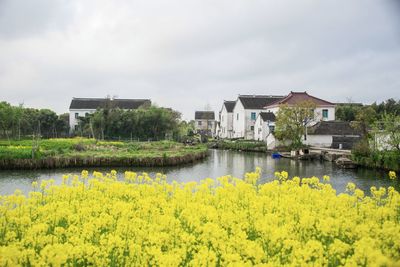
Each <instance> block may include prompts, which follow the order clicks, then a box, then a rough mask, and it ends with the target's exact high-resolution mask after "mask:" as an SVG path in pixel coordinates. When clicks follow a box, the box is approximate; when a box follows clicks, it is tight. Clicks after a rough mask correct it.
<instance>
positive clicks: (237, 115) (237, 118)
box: [236, 113, 239, 121]
mask: <svg viewBox="0 0 400 267" xmlns="http://www.w3.org/2000/svg"><path fill="white" fill-rule="evenodd" d="M236 120H237V121H238V120H239V113H237V114H236Z"/></svg>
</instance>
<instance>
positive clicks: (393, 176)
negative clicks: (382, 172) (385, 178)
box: [389, 171, 397, 180]
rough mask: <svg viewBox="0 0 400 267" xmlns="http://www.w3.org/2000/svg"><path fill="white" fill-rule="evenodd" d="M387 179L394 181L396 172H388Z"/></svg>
mask: <svg viewBox="0 0 400 267" xmlns="http://www.w3.org/2000/svg"><path fill="white" fill-rule="evenodd" d="M389 178H390V179H392V180H394V179H396V178H397V175H396V172H394V171H390V172H389Z"/></svg>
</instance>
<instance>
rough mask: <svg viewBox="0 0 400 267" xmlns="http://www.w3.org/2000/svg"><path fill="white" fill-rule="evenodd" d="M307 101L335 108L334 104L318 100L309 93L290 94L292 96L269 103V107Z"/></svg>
mask: <svg viewBox="0 0 400 267" xmlns="http://www.w3.org/2000/svg"><path fill="white" fill-rule="evenodd" d="M306 101H310V102H312V103H314V104H315V105H317V106H335V104H334V103H331V102H328V101H326V100H323V99H320V98H317V97H315V96H311V95H309V94H307V92H290V94H288V95H287V96H286V97H284V98H282V99H279V100H277V101H275V102H273V103H269V104H268V106H275V105H280V104H287V105H296V104H300V103H302V102H306Z"/></svg>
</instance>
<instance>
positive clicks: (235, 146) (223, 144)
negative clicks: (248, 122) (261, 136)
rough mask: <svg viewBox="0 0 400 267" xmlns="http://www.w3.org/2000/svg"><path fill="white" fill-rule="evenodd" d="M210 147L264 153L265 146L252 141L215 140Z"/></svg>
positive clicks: (262, 143)
mask: <svg viewBox="0 0 400 267" xmlns="http://www.w3.org/2000/svg"><path fill="white" fill-rule="evenodd" d="M210 147H212V148H217V149H230V150H238V151H239V150H240V151H253V152H266V151H267V144H266V143H264V142H260V141H253V140H233V141H232V140H217V141H214V142H212V143H210Z"/></svg>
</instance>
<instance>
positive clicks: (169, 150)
mask: <svg viewBox="0 0 400 267" xmlns="http://www.w3.org/2000/svg"><path fill="white" fill-rule="evenodd" d="M32 145H33V141H32V140H21V141H5V140H1V141H0V159H31V158H32ZM206 150H207V148H206V146H204V145H197V146H186V145H184V144H181V143H176V142H172V141H158V142H115V141H96V140H94V139H85V138H71V139H67V138H59V139H45V140H40V141H39V150H38V151H36V153H35V159H45V158H49V157H54V158H68V157H95V158H156V157H163V158H167V157H176V156H184V155H190V154H193V153H199V152H205V151H206Z"/></svg>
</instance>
